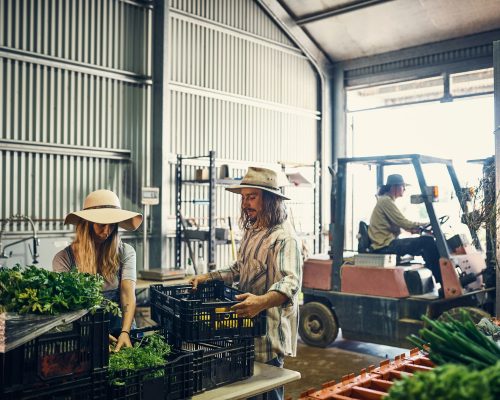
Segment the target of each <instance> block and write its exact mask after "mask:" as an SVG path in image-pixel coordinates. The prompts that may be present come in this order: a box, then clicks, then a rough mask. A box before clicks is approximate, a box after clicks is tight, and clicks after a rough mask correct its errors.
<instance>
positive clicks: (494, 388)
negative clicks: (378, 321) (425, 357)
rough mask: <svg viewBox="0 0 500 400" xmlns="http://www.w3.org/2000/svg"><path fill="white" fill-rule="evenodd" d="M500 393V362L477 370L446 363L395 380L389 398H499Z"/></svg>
mask: <svg viewBox="0 0 500 400" xmlns="http://www.w3.org/2000/svg"><path fill="white" fill-rule="evenodd" d="M499 395H500V362H499V363H496V364H495V365H493V366H491V367H489V368H487V369H484V370H482V371H477V370H474V369H471V368H469V367H467V366H465V365H457V364H445V365H442V366H440V367H437V368H435V369H433V370H432V371H428V372H418V373H416V374H415V375H413V376H405V377H404V378H403V379H401V380H398V381H395V382H394V384H393V385H392V387H391V389H390V391H389V396H388V397H386V398H385V400H431V399H434V400H437V399H439V400H470V399H474V400H495V399H498V398H499V397H498V396H499Z"/></svg>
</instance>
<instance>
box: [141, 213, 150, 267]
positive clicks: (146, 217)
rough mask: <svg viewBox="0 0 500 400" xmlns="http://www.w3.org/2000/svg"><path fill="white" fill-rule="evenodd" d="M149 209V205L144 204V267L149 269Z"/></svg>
mask: <svg viewBox="0 0 500 400" xmlns="http://www.w3.org/2000/svg"><path fill="white" fill-rule="evenodd" d="M148 211H149V206H148V205H147V204H144V218H143V220H142V232H143V233H142V269H143V270H144V271H147V270H148V269H149V262H148V260H149V246H148Z"/></svg>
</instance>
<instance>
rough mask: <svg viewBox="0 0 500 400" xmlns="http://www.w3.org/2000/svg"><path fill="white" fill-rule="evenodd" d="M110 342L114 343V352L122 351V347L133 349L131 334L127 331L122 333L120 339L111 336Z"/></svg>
mask: <svg viewBox="0 0 500 400" xmlns="http://www.w3.org/2000/svg"><path fill="white" fill-rule="evenodd" d="M109 340H110V341H111V342H113V343H114V352H118V351H120V349H121V348H122V347H132V342H131V341H130V334H129V333H128V332H127V331H121V332H120V335H119V336H118V339H117V338H115V337H114V336H112V335H109Z"/></svg>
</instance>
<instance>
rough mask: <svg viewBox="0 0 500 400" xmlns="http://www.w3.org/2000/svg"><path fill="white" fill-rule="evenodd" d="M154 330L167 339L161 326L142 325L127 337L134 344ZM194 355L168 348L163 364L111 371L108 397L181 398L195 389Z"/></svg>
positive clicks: (137, 399)
mask: <svg viewBox="0 0 500 400" xmlns="http://www.w3.org/2000/svg"><path fill="white" fill-rule="evenodd" d="M151 333H157V334H159V335H161V336H163V337H164V338H165V340H166V341H167V342H169V341H170V340H169V337H168V334H167V333H166V332H165V331H164V330H163V329H157V327H152V328H142V329H136V330H133V331H132V332H131V333H130V338H131V341H132V344H133V345H134V346H140V345H142V344H143V343H144V342H145V340H144V339H145V337H146V336H147V335H148V334H151ZM193 368H194V364H193V354H192V353H191V352H189V351H182V350H179V349H178V348H175V347H171V350H170V353H169V354H168V356H167V358H166V359H165V363H164V364H162V365H157V366H148V367H145V368H140V369H135V368H128V369H125V370H122V371H118V372H114V373H113V374H111V373H110V377H109V393H108V398H109V399H113V400H121V399H127V400H157V399H163V400H181V399H187V398H190V397H191V396H192V395H193V392H194V377H193V376H194V371H193Z"/></svg>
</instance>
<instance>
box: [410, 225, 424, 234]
mask: <svg viewBox="0 0 500 400" xmlns="http://www.w3.org/2000/svg"><path fill="white" fill-rule="evenodd" d="M410 233H413V234H414V235H419V234H420V233H422V227H421V226H416V227H414V228H411V229H410Z"/></svg>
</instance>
